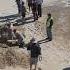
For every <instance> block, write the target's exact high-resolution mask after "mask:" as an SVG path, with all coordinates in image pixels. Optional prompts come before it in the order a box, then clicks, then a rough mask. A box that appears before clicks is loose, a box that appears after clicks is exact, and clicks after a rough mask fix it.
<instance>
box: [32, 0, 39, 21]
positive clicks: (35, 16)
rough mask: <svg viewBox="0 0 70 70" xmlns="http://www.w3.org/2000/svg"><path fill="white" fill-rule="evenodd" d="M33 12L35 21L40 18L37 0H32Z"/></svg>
mask: <svg viewBox="0 0 70 70" xmlns="http://www.w3.org/2000/svg"><path fill="white" fill-rule="evenodd" d="M32 13H33V17H34V21H36V20H38V13H37V0H32Z"/></svg>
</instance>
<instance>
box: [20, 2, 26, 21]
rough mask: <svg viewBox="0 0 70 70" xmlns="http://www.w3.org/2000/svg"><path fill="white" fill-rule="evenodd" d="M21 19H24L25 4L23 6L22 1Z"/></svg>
mask: <svg viewBox="0 0 70 70" xmlns="http://www.w3.org/2000/svg"><path fill="white" fill-rule="evenodd" d="M21 15H22V20H24V19H25V15H26V8H25V6H24V2H22V14H21Z"/></svg>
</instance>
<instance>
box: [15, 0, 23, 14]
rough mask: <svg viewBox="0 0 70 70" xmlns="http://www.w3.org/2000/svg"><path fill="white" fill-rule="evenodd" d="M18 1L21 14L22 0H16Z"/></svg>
mask: <svg viewBox="0 0 70 70" xmlns="http://www.w3.org/2000/svg"><path fill="white" fill-rule="evenodd" d="M16 3H17V7H18V14H21V8H22V0H16Z"/></svg>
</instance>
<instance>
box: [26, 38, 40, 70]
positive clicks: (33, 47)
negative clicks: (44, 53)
mask: <svg viewBox="0 0 70 70" xmlns="http://www.w3.org/2000/svg"><path fill="white" fill-rule="evenodd" d="M34 42H35V39H34V38H32V39H31V41H30V43H29V44H28V46H27V50H30V53H31V54H30V70H32V65H35V69H34V70H36V68H37V62H38V57H39V59H40V58H41V56H40V55H41V48H40V46H39V45H38V44H37V43H34Z"/></svg>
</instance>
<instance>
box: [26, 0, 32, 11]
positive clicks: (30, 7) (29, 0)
mask: <svg viewBox="0 0 70 70" xmlns="http://www.w3.org/2000/svg"><path fill="white" fill-rule="evenodd" d="M27 3H28V7H29V11H30V9H32V0H27Z"/></svg>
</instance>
